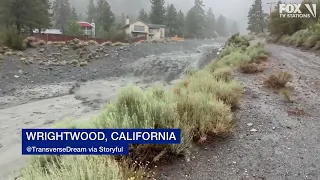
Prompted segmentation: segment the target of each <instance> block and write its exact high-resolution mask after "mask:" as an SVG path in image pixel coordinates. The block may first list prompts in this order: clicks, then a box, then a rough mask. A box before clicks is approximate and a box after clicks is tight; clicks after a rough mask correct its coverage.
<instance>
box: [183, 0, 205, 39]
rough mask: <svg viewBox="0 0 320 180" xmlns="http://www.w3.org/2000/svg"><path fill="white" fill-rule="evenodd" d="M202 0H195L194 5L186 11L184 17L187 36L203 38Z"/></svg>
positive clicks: (203, 14) (203, 13) (203, 15)
mask: <svg viewBox="0 0 320 180" xmlns="http://www.w3.org/2000/svg"><path fill="white" fill-rule="evenodd" d="M203 6H204V5H203V1H202V0H195V5H194V6H193V7H192V8H191V9H190V10H189V11H188V13H187V17H186V32H185V35H186V36H187V37H193V38H195V37H196V38H203V37H204V36H205V34H204V31H205V11H204V10H203V8H202V7H203Z"/></svg>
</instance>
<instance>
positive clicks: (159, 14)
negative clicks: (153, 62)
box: [150, 0, 166, 24]
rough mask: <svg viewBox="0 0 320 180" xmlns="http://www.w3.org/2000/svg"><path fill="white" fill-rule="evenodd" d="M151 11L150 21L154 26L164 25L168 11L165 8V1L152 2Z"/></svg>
mask: <svg viewBox="0 0 320 180" xmlns="http://www.w3.org/2000/svg"><path fill="white" fill-rule="evenodd" d="M150 2H151V11H150V21H151V23H153V24H164V23H165V14H166V10H165V7H164V4H165V1H164V0H150Z"/></svg>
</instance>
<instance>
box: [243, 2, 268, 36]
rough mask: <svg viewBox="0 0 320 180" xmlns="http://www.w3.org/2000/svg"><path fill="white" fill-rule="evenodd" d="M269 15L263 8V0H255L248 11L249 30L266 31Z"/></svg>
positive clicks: (254, 31)
mask: <svg viewBox="0 0 320 180" xmlns="http://www.w3.org/2000/svg"><path fill="white" fill-rule="evenodd" d="M267 16H268V15H267V14H266V13H264V12H263V9H262V0H255V1H254V3H253V4H252V6H251V8H250V10H249V13H248V28H247V30H249V31H251V32H253V33H263V32H265V30H266V28H267Z"/></svg>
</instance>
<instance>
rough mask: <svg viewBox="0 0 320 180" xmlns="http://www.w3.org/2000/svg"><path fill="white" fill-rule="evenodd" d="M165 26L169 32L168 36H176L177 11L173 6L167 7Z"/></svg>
mask: <svg viewBox="0 0 320 180" xmlns="http://www.w3.org/2000/svg"><path fill="white" fill-rule="evenodd" d="M166 22H167V23H166V25H167V28H168V30H169V36H170V35H171V36H172V35H177V33H178V27H177V26H178V22H177V10H176V8H175V7H174V5H173V4H170V5H168V7H167V13H166Z"/></svg>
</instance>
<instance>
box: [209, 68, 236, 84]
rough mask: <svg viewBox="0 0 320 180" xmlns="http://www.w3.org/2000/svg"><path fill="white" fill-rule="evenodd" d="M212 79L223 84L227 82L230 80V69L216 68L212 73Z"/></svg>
mask: <svg viewBox="0 0 320 180" xmlns="http://www.w3.org/2000/svg"><path fill="white" fill-rule="evenodd" d="M213 77H214V78H215V79H217V80H223V81H225V82H229V81H231V80H232V68H230V67H223V68H218V69H216V70H215V71H214V72H213Z"/></svg>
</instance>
